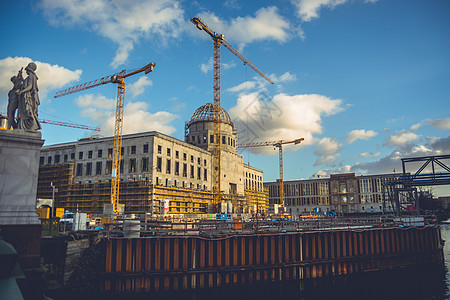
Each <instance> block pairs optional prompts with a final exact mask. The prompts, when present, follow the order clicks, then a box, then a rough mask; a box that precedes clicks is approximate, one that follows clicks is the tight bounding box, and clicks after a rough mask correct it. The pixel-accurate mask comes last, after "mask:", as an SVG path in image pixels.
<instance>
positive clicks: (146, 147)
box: [142, 144, 148, 153]
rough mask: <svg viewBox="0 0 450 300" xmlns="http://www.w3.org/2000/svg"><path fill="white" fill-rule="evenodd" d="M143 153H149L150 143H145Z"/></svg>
mask: <svg viewBox="0 0 450 300" xmlns="http://www.w3.org/2000/svg"><path fill="white" fill-rule="evenodd" d="M142 152H143V153H148V144H145V145H144V148H143V149H142Z"/></svg>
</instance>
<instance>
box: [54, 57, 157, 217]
mask: <svg viewBox="0 0 450 300" xmlns="http://www.w3.org/2000/svg"><path fill="white" fill-rule="evenodd" d="M154 66H155V63H153V62H151V63H149V64H147V65H145V66H144V67H142V68H140V69H137V70H135V71H132V72H130V73H127V72H126V70H123V71H121V72H119V73H116V74H113V75H109V76H105V77H102V78H100V79H97V80H93V81H89V82H87V83H84V84H79V85H77V86H74V87H71V88H68V89H65V90H62V91H59V92H57V93H56V94H55V96H54V98H58V97H62V96H65V95H69V94H73V93H77V92H80V91H83V90H87V89H90V88H93V87H96V86H99V85H103V84H107V83H117V101H116V113H115V121H114V147H113V162H112V172H111V178H112V180H111V204H112V205H113V211H114V214H115V215H116V216H117V215H120V211H119V188H120V157H121V150H122V128H123V110H124V101H125V78H127V77H129V76H132V75H135V74H138V73H141V72H144V73H145V74H148V73H150V72H151V71H153V67H154Z"/></svg>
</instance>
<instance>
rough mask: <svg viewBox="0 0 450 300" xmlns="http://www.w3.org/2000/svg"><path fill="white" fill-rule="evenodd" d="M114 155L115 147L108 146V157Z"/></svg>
mask: <svg viewBox="0 0 450 300" xmlns="http://www.w3.org/2000/svg"><path fill="white" fill-rule="evenodd" d="M112 155H113V149H112V148H108V158H111V157H112Z"/></svg>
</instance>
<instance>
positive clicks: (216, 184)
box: [191, 17, 273, 207]
mask: <svg viewBox="0 0 450 300" xmlns="http://www.w3.org/2000/svg"><path fill="white" fill-rule="evenodd" d="M191 22H192V23H193V24H194V25H195V26H197V28H198V29H199V30H204V31H205V32H206V33H207V34H208V35H209V36H210V37H211V38H212V39H213V42H214V88H213V89H214V107H215V112H216V113H215V114H214V123H213V133H214V143H213V155H212V156H213V182H212V186H213V204H214V206H215V207H217V205H218V204H219V203H220V201H221V191H220V176H221V175H220V143H221V139H220V45H223V46H224V47H225V48H227V49H228V50H230V51H231V53H233V54H234V55H236V56H237V57H238V58H239V59H240V60H242V61H243V62H244V64H246V65H248V66H249V67H250V68H252V69H253V70H254V71H255V72H256V73H258V74H259V75H261V76H262V77H263V78H264V79H265V80H267V81H268V82H270V83H271V84H273V81H272V80H270V78H269V77H267V76H266V75H264V73H263V72H261V71H260V70H259V69H258V68H256V67H255V66H254V65H253V64H252V63H251V62H250V61H249V60H248V59H247V58H245V57H244V56H243V55H242V54H241V53H239V52H238V51H237V50H236V49H234V47H233V46H231V45H230V44H229V43H228V42H227V41H226V40H225V38H224V35H223V34H218V33H216V32H214V31H213V30H212V29H210V28H209V27H208V26H207V25H206V24H205V23H204V22H203V21H202V20H200V18H199V17H193V18H192V19H191Z"/></svg>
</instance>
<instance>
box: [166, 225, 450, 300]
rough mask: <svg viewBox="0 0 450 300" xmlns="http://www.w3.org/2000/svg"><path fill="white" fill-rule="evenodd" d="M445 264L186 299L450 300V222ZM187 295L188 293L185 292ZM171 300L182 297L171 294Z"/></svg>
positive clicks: (209, 293)
mask: <svg viewBox="0 0 450 300" xmlns="http://www.w3.org/2000/svg"><path fill="white" fill-rule="evenodd" d="M441 228H442V230H441V233H442V239H443V240H445V241H446V243H445V246H444V257H445V267H443V268H442V269H438V270H436V269H431V270H424V269H420V270H411V269H408V270H396V271H385V272H378V273H375V274H374V273H368V274H359V275H356V276H354V277H352V278H349V279H347V280H345V281H341V282H325V283H321V284H319V285H318V286H300V285H299V283H298V282H297V283H294V282H290V283H287V284H273V285H272V284H270V283H269V284H265V285H261V286H257V287H242V288H233V289H229V288H228V289H220V290H214V291H211V290H210V291H208V290H205V291H197V292H194V293H193V294H190V295H189V296H188V297H183V299H186V298H187V299H192V300H194V299H195V300H206V299H208V300H209V299H213V300H219V299H227V300H244V299H245V300H250V299H258V300H278V299H283V300H284V299H286V300H334V299H345V300H449V299H450V224H443V225H442V227H441ZM186 296H187V295H186ZM170 298H171V299H182V298H179V297H176V296H175V297H173V298H172V297H170Z"/></svg>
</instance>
